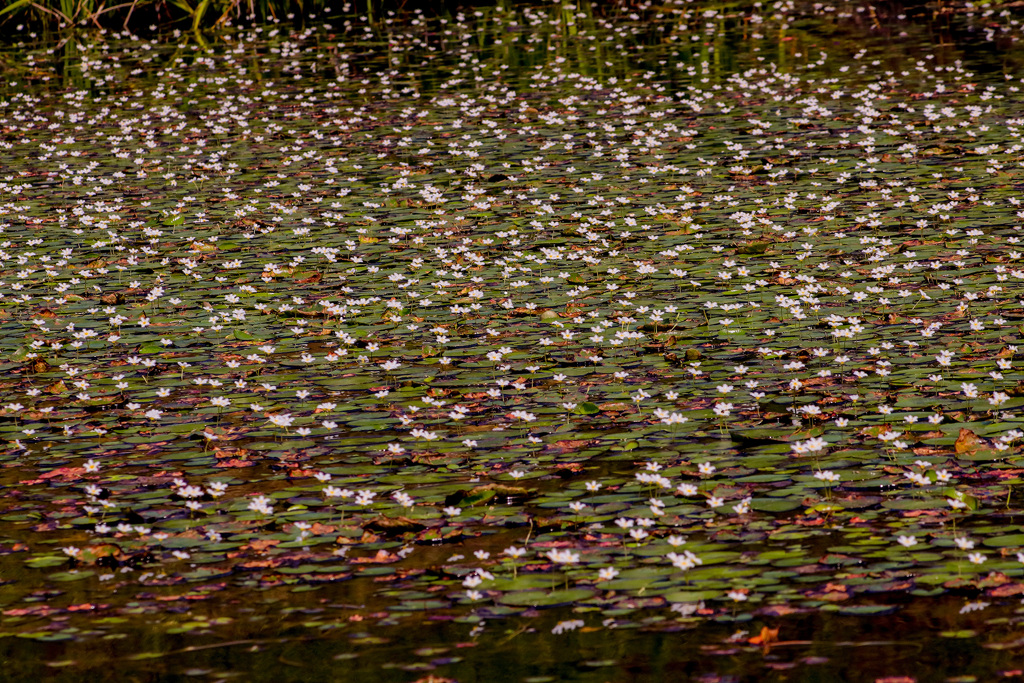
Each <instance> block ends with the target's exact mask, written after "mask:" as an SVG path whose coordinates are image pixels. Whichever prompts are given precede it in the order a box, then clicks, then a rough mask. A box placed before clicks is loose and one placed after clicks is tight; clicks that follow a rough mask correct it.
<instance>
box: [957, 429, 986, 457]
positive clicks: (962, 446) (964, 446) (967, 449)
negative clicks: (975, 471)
mask: <svg viewBox="0 0 1024 683" xmlns="http://www.w3.org/2000/svg"><path fill="white" fill-rule="evenodd" d="M955 446H956V452H957V454H958V455H964V454H966V455H974V454H975V453H977V452H978V449H980V448H981V439H979V438H978V435H977V434H975V433H974V432H972V431H971V430H970V429H967V428H966V427H961V428H960V435H959V436H957V437H956V444H955Z"/></svg>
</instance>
